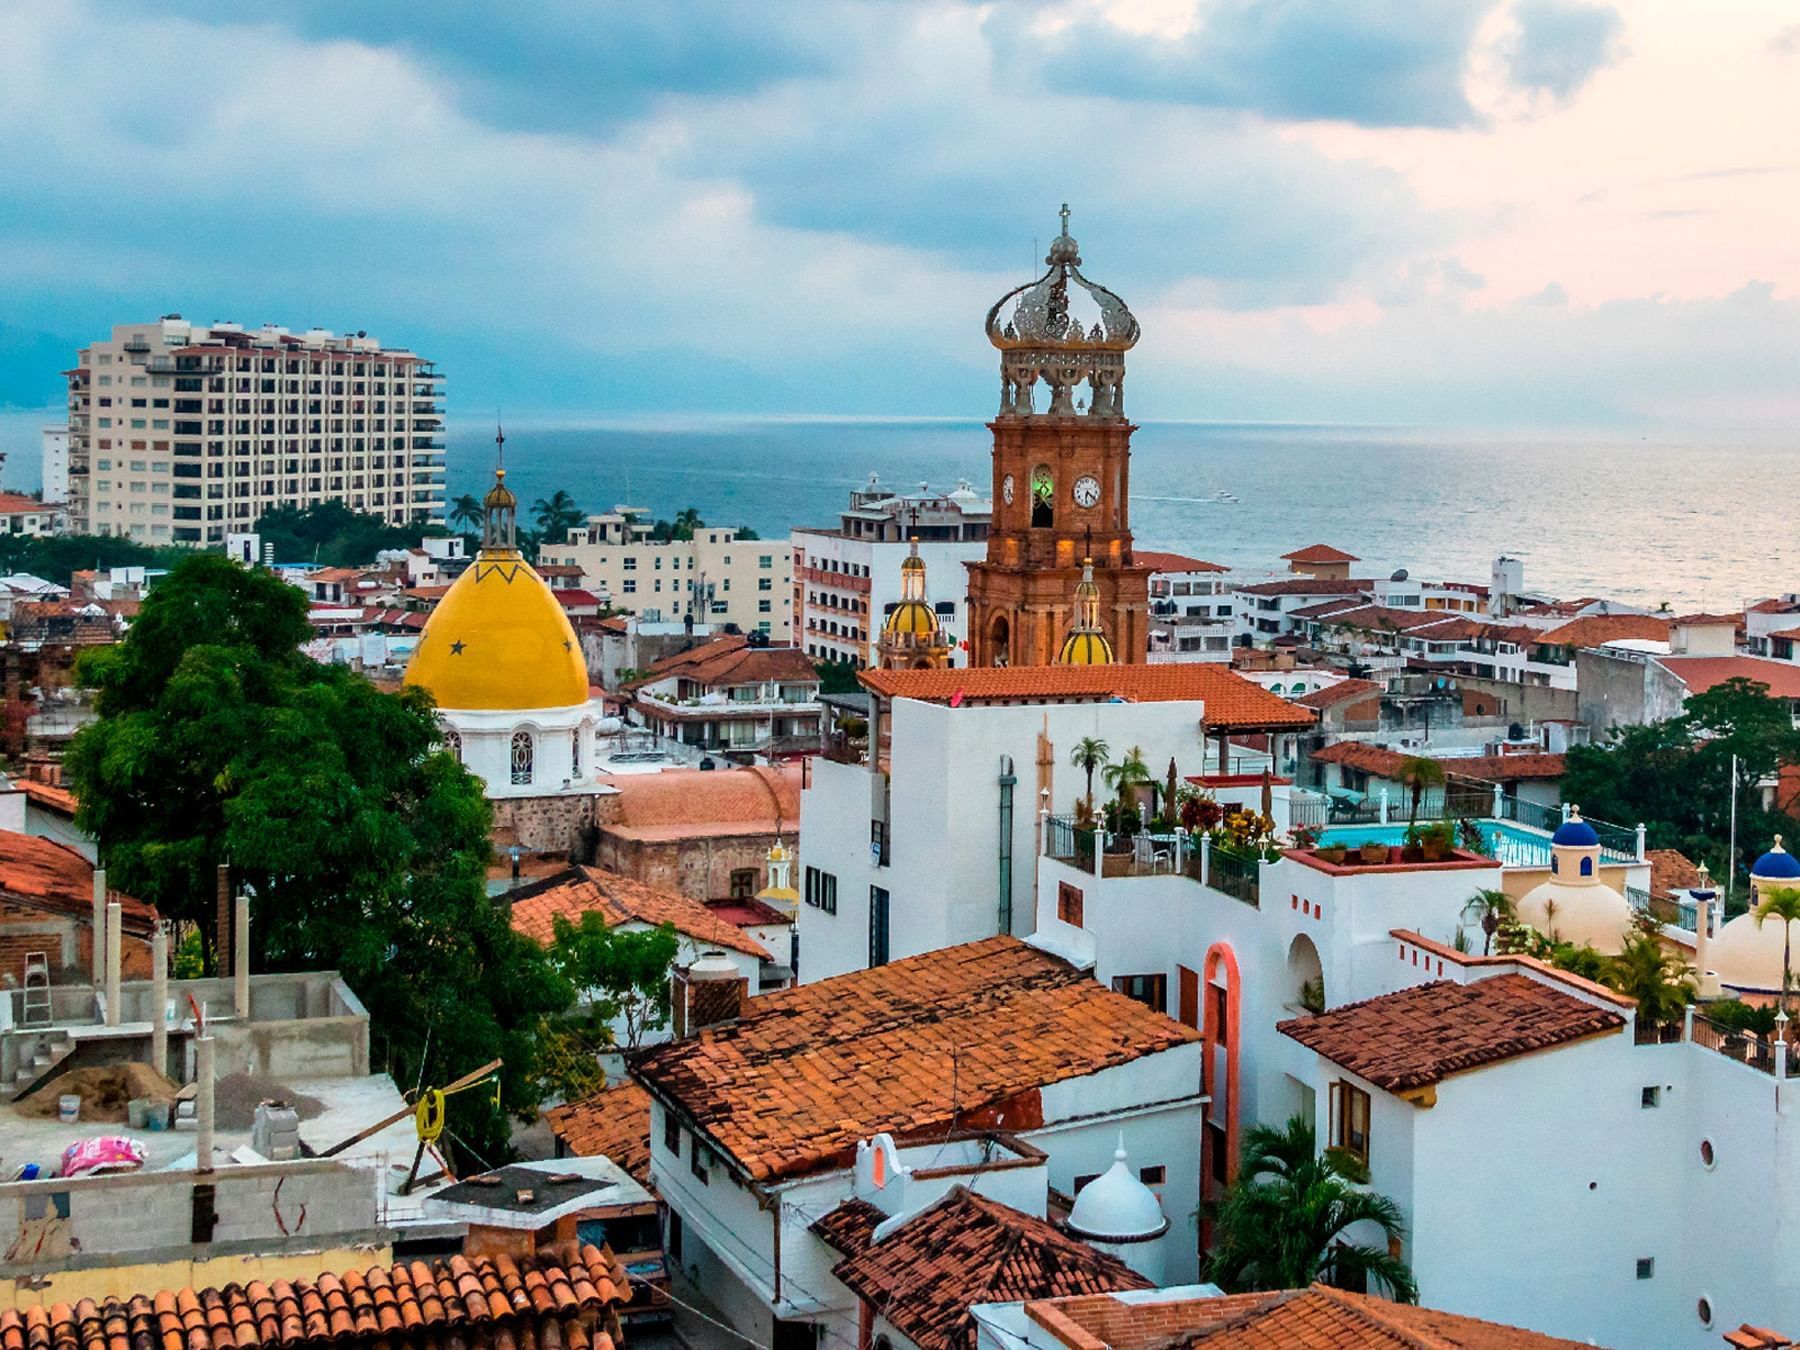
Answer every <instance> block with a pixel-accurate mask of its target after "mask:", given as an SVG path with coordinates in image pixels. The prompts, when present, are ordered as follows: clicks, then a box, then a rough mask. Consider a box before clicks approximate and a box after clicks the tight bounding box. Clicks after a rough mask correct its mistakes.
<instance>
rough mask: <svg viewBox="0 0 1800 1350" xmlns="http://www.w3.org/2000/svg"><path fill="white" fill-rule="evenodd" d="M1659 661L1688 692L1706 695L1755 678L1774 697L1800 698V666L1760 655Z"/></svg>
mask: <svg viewBox="0 0 1800 1350" xmlns="http://www.w3.org/2000/svg"><path fill="white" fill-rule="evenodd" d="M1656 659H1657V662H1658V664H1660V665H1661V666H1662V667H1663V668H1664V669H1666V670H1668V671H1669V672H1670V673H1671V674H1673V675H1674V676H1675V678H1676V679H1678V680H1680V681H1681V682H1682V684H1684V685H1685V686H1686V687H1687V691H1688V693H1689V694H1704V693H1705V692H1706V691H1707V690H1708V689H1711V688H1712V687H1713V686H1714V685H1720V684H1724V683H1725V681H1727V680H1738V679H1743V680H1754V681H1755V682H1756V683H1757V684H1766V685H1767V686H1768V687H1769V693H1770V695H1772V696H1773V697H1775V698H1800V665H1794V664H1793V663H1792V662H1789V661H1773V660H1769V659H1767V658H1764V657H1760V656H1659V657H1657V658H1656Z"/></svg>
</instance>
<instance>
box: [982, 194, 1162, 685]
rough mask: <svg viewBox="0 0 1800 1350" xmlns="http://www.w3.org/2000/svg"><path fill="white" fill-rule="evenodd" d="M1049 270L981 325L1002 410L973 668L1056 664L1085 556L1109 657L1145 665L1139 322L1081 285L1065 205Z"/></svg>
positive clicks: (1109, 296) (1100, 290) (1098, 290)
mask: <svg viewBox="0 0 1800 1350" xmlns="http://www.w3.org/2000/svg"><path fill="white" fill-rule="evenodd" d="M1044 261H1045V262H1046V263H1048V264H1049V269H1050V270H1049V271H1047V272H1045V273H1044V275H1043V276H1041V277H1039V278H1038V279H1037V280H1036V281H1033V282H1029V283H1027V284H1026V285H1024V286H1020V287H1019V288H1018V289H1016V290H1013V291H1009V292H1008V293H1007V294H1006V295H1004V296H1002V297H1001V298H1000V301H999V303H997V304H996V305H995V306H994V307H993V308H992V309H990V310H989V311H988V316H987V335H988V340H989V341H990V342H992V343H993V344H994V346H995V347H997V348H999V350H1000V412H999V415H998V416H996V417H995V418H994V420H993V421H992V422H990V423H988V428H989V430H991V431H992V432H993V433H994V516H993V523H992V525H991V527H990V528H989V532H988V545H987V557H986V558H985V559H984V560H982V561H981V562H972V563H969V564H968V568H969V664H970V665H972V666H1006V665H1012V666H1047V665H1050V664H1052V663H1053V662H1055V661H1056V659H1057V653H1058V651H1059V650H1060V649H1061V647H1062V642H1063V637H1064V634H1065V633H1066V632H1067V631H1068V629H1069V626H1070V623H1071V621H1072V619H1073V618H1074V617H1075V616H1074V613H1073V610H1074V605H1075V588H1076V585H1077V583H1079V582H1080V581H1081V580H1082V563H1083V560H1084V559H1086V558H1090V557H1091V558H1092V559H1093V563H1094V570H1093V584H1094V586H1096V587H1097V588H1098V590H1099V596H1100V600H1099V606H1098V610H1099V617H1100V623H1101V625H1102V626H1103V627H1104V629H1105V631H1106V635H1107V637H1108V638H1109V639H1110V640H1111V642H1112V647H1113V650H1114V652H1115V653H1116V659H1117V660H1119V661H1125V662H1134V663H1135V662H1142V661H1143V660H1144V658H1145V652H1146V650H1147V649H1148V646H1149V607H1150V605H1149V592H1150V573H1149V570H1148V569H1147V568H1140V567H1138V566H1137V565H1136V564H1135V563H1134V561H1133V559H1132V555H1131V496H1130V494H1131V433H1132V432H1133V431H1135V430H1136V428H1135V427H1133V426H1132V425H1131V423H1130V422H1129V421H1127V420H1126V418H1125V353H1126V352H1127V351H1129V350H1130V349H1131V347H1132V346H1133V345H1134V344H1136V342H1137V340H1138V332H1139V330H1138V322H1137V320H1136V319H1135V318H1133V317H1132V313H1131V311H1130V310H1129V309H1127V308H1126V307H1125V302H1124V301H1123V300H1121V299H1120V298H1119V297H1118V296H1116V295H1114V294H1113V293H1112V292H1111V291H1109V290H1107V289H1106V288H1105V287H1104V286H1100V285H1097V284H1096V283H1094V282H1092V281H1089V280H1088V279H1087V278H1086V277H1084V276H1082V274H1081V272H1080V270H1079V268H1080V265H1081V251H1080V249H1079V248H1078V247H1077V245H1076V243H1075V240H1074V239H1072V238H1071V237H1070V236H1069V208H1068V206H1067V205H1065V206H1064V207H1063V209H1062V233H1061V234H1059V235H1058V236H1057V237H1056V239H1055V240H1053V241H1052V242H1051V244H1050V253H1049V256H1048V257H1046V258H1045V259H1044ZM1084 386H1085V387H1084Z"/></svg>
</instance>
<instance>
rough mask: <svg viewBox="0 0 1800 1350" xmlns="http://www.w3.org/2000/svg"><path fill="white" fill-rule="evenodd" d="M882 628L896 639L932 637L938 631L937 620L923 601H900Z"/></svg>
mask: <svg viewBox="0 0 1800 1350" xmlns="http://www.w3.org/2000/svg"><path fill="white" fill-rule="evenodd" d="M882 627H883V628H885V629H886V630H887V631H888V632H890V633H892V634H894V635H895V636H897V637H898V636H906V637H932V636H934V635H935V634H936V633H937V631H938V620H937V615H936V614H934V613H933V612H932V609H931V606H930V605H928V604H926V603H925V602H924V601H923V600H902V601H901V602H900V603H899V604H897V605H895V606H894V612H893V613H892V614H890V615H888V617H887V622H886V623H885V624H883V625H882Z"/></svg>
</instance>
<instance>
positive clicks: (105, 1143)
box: [62, 1134, 144, 1177]
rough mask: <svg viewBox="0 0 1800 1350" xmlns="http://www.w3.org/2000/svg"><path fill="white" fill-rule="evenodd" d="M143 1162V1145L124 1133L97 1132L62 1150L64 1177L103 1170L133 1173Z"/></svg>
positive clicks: (96, 1172) (97, 1172)
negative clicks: (90, 1137) (97, 1133)
mask: <svg viewBox="0 0 1800 1350" xmlns="http://www.w3.org/2000/svg"><path fill="white" fill-rule="evenodd" d="M143 1165H144V1146H143V1145H142V1144H140V1143H138V1141H137V1140H135V1139H128V1138H126V1137H125V1136H124V1135H122V1134H102V1135H96V1136H95V1137H94V1138H92V1139H83V1140H82V1141H81V1142H80V1143H77V1144H70V1145H69V1146H68V1147H67V1148H65V1149H64V1150H63V1155H62V1174H63V1175H64V1176H65V1177H84V1176H97V1175H99V1174H100V1173H102V1172H134V1171H136V1170H137V1169H138V1168H140V1167H142V1166H143Z"/></svg>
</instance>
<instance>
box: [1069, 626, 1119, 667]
mask: <svg viewBox="0 0 1800 1350" xmlns="http://www.w3.org/2000/svg"><path fill="white" fill-rule="evenodd" d="M1112 663H1113V649H1112V643H1110V642H1108V641H1107V640H1106V634H1105V633H1082V632H1074V633H1070V634H1069V635H1068V636H1067V637H1066V638H1064V639H1063V645H1062V650H1061V651H1059V652H1058V653H1057V654H1056V664H1057V665H1059V666H1110V665H1111V664H1112Z"/></svg>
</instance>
